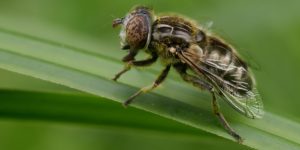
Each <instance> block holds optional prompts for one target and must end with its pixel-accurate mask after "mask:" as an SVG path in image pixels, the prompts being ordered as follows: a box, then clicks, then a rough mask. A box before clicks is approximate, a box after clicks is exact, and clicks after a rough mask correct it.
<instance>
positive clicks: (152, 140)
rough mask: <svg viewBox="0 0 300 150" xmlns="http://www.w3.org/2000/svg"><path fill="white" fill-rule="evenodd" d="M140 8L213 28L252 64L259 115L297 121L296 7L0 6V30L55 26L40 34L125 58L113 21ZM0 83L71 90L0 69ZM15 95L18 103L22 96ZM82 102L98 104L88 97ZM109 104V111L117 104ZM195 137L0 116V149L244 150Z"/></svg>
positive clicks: (299, 36)
mask: <svg viewBox="0 0 300 150" xmlns="http://www.w3.org/2000/svg"><path fill="white" fill-rule="evenodd" d="M138 4H143V5H148V6H151V7H153V8H154V10H155V12H157V13H164V12H165V13H167V12H176V13H179V14H183V15H185V16H188V17H189V18H193V19H194V20H196V21H198V22H199V23H200V24H208V23H209V22H213V26H212V27H211V30H212V31H213V32H215V33H217V34H219V35H221V36H222V37H224V38H225V39H226V40H227V41H228V42H230V43H232V44H233V45H234V46H235V47H236V48H237V49H238V51H239V52H240V53H241V54H242V55H243V56H244V57H245V58H246V59H248V60H249V62H250V64H253V65H254V66H255V67H256V68H257V69H256V70H254V73H255V76H256V79H257V83H258V89H259V91H260V93H261V95H262V98H263V102H264V105H265V109H266V110H267V111H271V112H275V113H276V114H278V115H280V116H283V117H287V118H289V119H291V120H294V121H298V122H299V121H300V118H299V113H300V110H299V109H298V107H299V106H300V101H299V94H298V93H299V90H300V80H299V76H300V67H299V64H300V50H299V47H300V43H299V42H300V9H299V6H300V1H296V0H286V1H277V2H275V1H271V0H266V1H259V0H253V1H241V0H229V1H218V0H202V1H200V0H199V1H196V0H190V1H189V0H186V1H183V2H179V1H178V2H175V1H171V0H168V1H159V0H153V1H151V0H144V1H135V0H127V1H116V0H109V1H101V0H1V1H0V25H1V26H2V25H3V26H7V25H10V24H16V22H17V23H18V25H17V26H16V27H18V31H22V30H26V31H27V32H28V31H30V30H32V31H34V28H32V27H31V25H32V24H34V25H35V26H36V27H41V28H40V29H39V31H41V29H43V28H45V26H46V27H51V28H55V29H56V32H54V33H52V31H47V30H43V31H42V32H40V33H39V34H40V35H49V36H51V34H56V35H59V34H64V33H70V34H69V36H72V35H73V34H72V33H76V34H74V35H82V37H85V38H89V39H91V40H93V41H99V42H100V41H101V43H102V44H104V45H103V47H108V48H109V49H102V50H103V51H107V52H108V53H111V54H112V55H119V56H120V58H121V56H122V55H124V53H122V52H121V51H120V50H119V39H118V32H119V30H113V29H112V27H111V22H112V20H113V19H114V18H116V17H120V16H124V15H125V13H126V12H127V11H128V10H129V9H130V8H132V6H134V5H138ZM23 28H24V29H23ZM45 29H46V28H45ZM60 31H62V32H60ZM56 37H57V36H56ZM79 38H80V37H79ZM57 40H58V41H59V40H60V39H59V38H58V39H57ZM65 40H66V41H67V39H65ZM71 42H72V41H71ZM96 50H97V49H96ZM96 50H95V53H97V51H96ZM99 69H101V68H99ZM0 81H1V82H0V83H1V86H0V87H1V89H13V90H24V89H25V90H28V91H36V90H37V91H43V90H44V91H62V92H77V91H74V90H72V89H69V88H66V87H63V86H60V85H55V84H52V83H47V82H44V81H40V80H37V79H34V78H31V77H25V76H22V75H19V74H15V73H12V72H8V71H5V70H1V71H0ZM78 93H80V92H78ZM83 95H84V94H83ZM19 96H20V97H22V93H20V95H19ZM85 96H87V95H85ZM4 97H6V98H7V97H9V96H7V95H5V94H1V95H0V99H2V98H4ZM87 97H89V96H87ZM62 99H63V98H62ZM87 99H89V100H90V101H97V99H96V98H94V97H89V98H87ZM108 103H109V104H108V105H109V106H111V107H119V105H120V104H118V103H113V102H108ZM119 109H122V107H119ZM130 111H133V112H135V113H136V114H139V115H140V116H143V115H145V116H149V117H150V118H151V117H152V118H154V121H165V122H166V124H168V123H172V124H174V126H175V127H174V128H175V129H176V128H180V129H184V130H187V132H194V130H193V129H189V127H186V126H183V125H181V124H179V123H176V122H174V121H169V120H167V119H163V118H160V117H157V116H154V115H151V114H149V113H145V112H143V111H140V110H136V109H132V110H130ZM116 113H117V114H119V115H121V114H123V115H124V113H127V111H123V110H120V111H119V112H116ZM0 115H1V114H0ZM124 116H125V115H124ZM137 117H138V115H137ZM125 118H126V116H125ZM127 119H132V118H127ZM38 120H43V119H38ZM45 120H47V119H45ZM50 120H51V119H50ZM132 124H134V123H132ZM195 132H196V131H195ZM197 132H198V133H199V134H200V135H202V136H201V137H198V136H195V137H189V136H185V135H176V134H172V133H168V132H166V133H160V132H156V131H155V129H151V130H149V131H139V130H138V129H136V128H134V127H131V126H130V124H129V125H127V126H125V127H124V128H114V127H108V126H104V127H102V126H89V125H84V124H76V123H66V122H59V123H58V122H47V121H36V120H35V121H33V120H28V119H26V118H25V119H21V120H14V119H9V118H3V117H2V118H0V149H3V150H4V149H23V150H27V149H28V150H38V149H44V150H59V149H61V150H63V149H72V150H77V149H78V150H81V149H85V150H89V149H124V147H126V149H198V148H201V147H205V148H206V149H219V148H223V147H228V148H231V149H244V148H245V147H243V146H240V145H237V144H235V143H233V142H231V141H228V140H224V139H221V138H218V137H216V136H214V135H211V134H208V133H204V132H200V131H197Z"/></svg>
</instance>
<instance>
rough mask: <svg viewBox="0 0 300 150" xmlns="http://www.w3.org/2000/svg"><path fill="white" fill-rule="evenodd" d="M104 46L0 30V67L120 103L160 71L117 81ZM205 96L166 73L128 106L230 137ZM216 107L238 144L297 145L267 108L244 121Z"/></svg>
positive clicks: (297, 130) (299, 130) (296, 131)
mask: <svg viewBox="0 0 300 150" xmlns="http://www.w3.org/2000/svg"><path fill="white" fill-rule="evenodd" d="M81 42H84V41H81ZM102 44H103V43H102ZM108 48H109V46H99V47H98V48H97V49H99V52H98V53H93V52H92V51H95V50H87V49H84V48H77V47H74V46H70V45H66V44H62V43H59V42H55V41H51V40H49V39H43V38H40V37H35V36H30V35H28V34H24V33H21V32H14V31H11V30H8V29H6V28H2V29H1V30H0V68H2V69H5V70H9V71H13V72H17V73H20V74H24V75H28V76H31V77H35V78H38V79H42V80H46V81H50V82H53V83H57V84H60V85H64V86H67V87H71V88H74V89H77V90H80V91H84V92H87V93H90V94H93V95H97V96H99V97H102V98H105V99H109V100H113V101H117V102H120V103H121V102H123V100H124V99H126V98H128V97H129V96H130V95H131V94H132V93H134V92H135V91H136V90H138V87H142V86H145V85H148V84H150V83H151V82H152V80H154V79H155V76H156V73H157V70H159V69H161V67H156V68H158V69H154V70H143V71H141V70H132V71H131V72H130V73H128V74H126V75H125V76H124V77H123V78H122V79H121V80H120V81H121V83H116V82H113V81H112V80H111V77H112V76H113V75H114V74H115V73H116V72H118V71H119V69H121V68H122V65H121V63H120V62H119V61H117V59H115V58H114V57H115V56H114V55H113V53H114V52H113V51H117V49H115V50H114V49H108ZM210 99H211V98H210V97H209V95H208V94H207V93H205V92H199V91H198V90H197V89H195V88H194V87H192V86H191V85H188V84H185V83H183V82H182V81H181V80H178V77H177V76H176V75H172V76H171V78H169V79H168V80H167V81H166V83H164V85H163V86H161V87H160V88H158V89H157V90H155V91H153V92H151V93H149V94H144V95H142V96H140V97H138V98H137V99H136V101H134V103H133V104H132V106H133V107H136V108H139V109H143V110H146V111H149V112H152V113H155V114H158V115H160V116H163V117H166V118H169V119H172V120H175V121H178V122H181V123H184V124H186V125H190V126H192V127H195V128H198V129H201V130H204V131H207V132H210V133H213V134H216V135H218V136H220V137H224V138H226V139H231V140H233V139H232V137H231V136H230V135H228V134H227V133H226V132H225V131H224V129H223V128H222V126H220V125H219V122H218V121H217V119H216V118H215V116H214V115H213V114H212V113H211V110H210V107H211V106H210ZM222 106H223V107H222V110H223V111H224V110H225V111H224V112H225V116H226V117H227V118H228V120H229V122H230V124H231V126H232V127H233V128H234V129H236V130H237V132H238V133H240V135H241V136H242V137H243V138H244V139H245V141H244V143H243V144H244V145H247V146H249V147H252V148H257V149H299V148H300V137H299V135H300V124H299V123H297V122H294V121H292V120H288V119H285V118H282V117H280V116H278V115H276V114H273V113H271V112H267V113H266V115H265V117H264V118H263V119H261V120H250V119H247V118H242V117H243V116H240V115H238V114H237V113H236V112H234V111H232V110H231V109H229V108H228V107H227V105H226V104H224V105H223V103H222ZM224 108H225V109H224ZM120 109H122V108H120ZM266 145H267V147H266Z"/></svg>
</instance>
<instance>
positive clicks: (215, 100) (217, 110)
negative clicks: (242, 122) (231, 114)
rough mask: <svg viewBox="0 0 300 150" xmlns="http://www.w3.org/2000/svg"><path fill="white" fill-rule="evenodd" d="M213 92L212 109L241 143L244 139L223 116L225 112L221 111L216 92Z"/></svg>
mask: <svg viewBox="0 0 300 150" xmlns="http://www.w3.org/2000/svg"><path fill="white" fill-rule="evenodd" d="M211 93H212V109H213V112H214V114H215V115H216V116H217V117H218V119H219V121H220V123H221V124H222V126H223V127H224V128H225V129H226V131H227V132H228V133H229V134H230V135H231V136H233V137H234V138H235V139H236V140H237V141H238V142H239V143H242V142H243V139H242V137H241V136H240V135H238V134H237V133H236V132H235V131H234V130H233V129H232V128H231V127H230V125H229V123H228V122H227V121H226V119H225V117H224V116H223V114H222V113H221V111H220V110H219V106H218V104H217V99H216V96H215V93H214V92H213V90H212V91H211Z"/></svg>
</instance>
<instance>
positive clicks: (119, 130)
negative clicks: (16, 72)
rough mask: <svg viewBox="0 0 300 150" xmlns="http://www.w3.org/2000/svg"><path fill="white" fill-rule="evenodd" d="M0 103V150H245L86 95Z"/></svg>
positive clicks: (19, 96)
mask: <svg viewBox="0 0 300 150" xmlns="http://www.w3.org/2000/svg"><path fill="white" fill-rule="evenodd" d="M0 97H1V101H0V114H1V121H0V132H1V134H0V148H1V149H23V150H27V149H28V150H33V149H45V148H49V147H51V148H52V149H55V150H60V149H61V150H65V149H72V150H80V149H87V148H88V149H92V150H93V149H95V150H96V149H99V148H101V149H122V148H124V147H126V148H130V149H132V150H140V149H145V150H147V149H149V150H150V149H172V150H182V149H189V150H193V149H195V150H196V149H198V148H199V147H207V148H208V149H221V148H226V149H247V147H245V146H242V145H237V144H235V143H234V142H231V141H228V140H226V139H222V138H220V137H216V136H214V135H212V134H209V133H206V132H203V131H201V130H197V129H195V128H190V127H189V126H186V125H183V124H180V123H178V122H176V121H172V120H168V119H165V118H162V117H159V116H157V115H153V114H151V113H148V112H145V111H142V110H138V109H135V108H132V107H131V108H128V109H122V106H121V105H120V104H119V103H116V102H113V101H109V100H107V99H104V98H101V97H96V96H91V95H87V94H75V93H68V94H67V93H64V94H62V93H60V94H58V93H49V92H48V93H46V92H28V91H26V92H25V91H17V90H0ZM24 120H26V121H24ZM39 120H42V121H39ZM53 121H55V122H53ZM49 131H51V132H49ZM41 139H42V140H43V139H46V140H45V141H46V142H43V141H41ZM11 141H13V142H11ZM36 141H39V143H38V144H36V143H37V142H36ZM95 141H96V142H95ZM15 143H19V144H15ZM48 144H50V145H48ZM62 145H66V146H62ZM87 145H88V146H87ZM145 145H153V146H151V147H148V146H145ZM104 147H105V148H104Z"/></svg>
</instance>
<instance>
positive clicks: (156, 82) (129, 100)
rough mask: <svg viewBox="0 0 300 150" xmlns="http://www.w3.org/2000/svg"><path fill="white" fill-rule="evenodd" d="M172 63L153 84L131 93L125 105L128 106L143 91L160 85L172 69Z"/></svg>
mask: <svg viewBox="0 0 300 150" xmlns="http://www.w3.org/2000/svg"><path fill="white" fill-rule="evenodd" d="M170 68H171V65H168V66H166V68H165V69H164V70H163V71H162V72H161V73H160V75H159V76H158V77H157V79H156V80H155V81H154V82H153V84H151V85H150V86H147V87H144V88H142V89H140V90H139V91H137V92H136V93H135V94H133V95H131V96H130V97H129V98H128V99H127V100H126V101H125V102H124V103H123V105H124V106H125V107H127V106H128V105H129V104H130V103H131V102H132V101H133V99H134V98H136V97H137V96H139V95H140V94H142V93H147V92H149V91H151V90H153V89H155V88H156V87H157V86H158V85H160V84H161V83H162V82H163V81H164V80H165V79H166V77H167V75H168V73H169V71H170Z"/></svg>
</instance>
